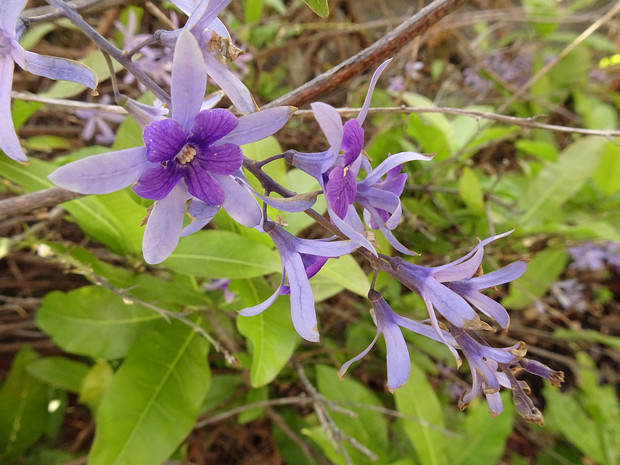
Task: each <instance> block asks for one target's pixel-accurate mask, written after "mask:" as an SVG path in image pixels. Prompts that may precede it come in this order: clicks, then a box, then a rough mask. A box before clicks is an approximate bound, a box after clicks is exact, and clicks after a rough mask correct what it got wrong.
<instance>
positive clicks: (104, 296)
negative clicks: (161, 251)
mask: <svg viewBox="0 0 620 465" xmlns="http://www.w3.org/2000/svg"><path fill="white" fill-rule="evenodd" d="M160 319H161V316H159V315H158V314H157V313H155V312H153V311H152V310H147V309H146V308H144V307H140V306H139V305H135V304H127V303H124V302H123V300H122V299H121V297H119V296H118V295H116V294H114V293H113V292H112V291H110V290H108V289H106V288H103V287H98V286H86V287H82V288H80V289H76V290H75V291H71V292H68V293H66V294H65V293H63V292H51V293H49V294H47V295H46V296H45V298H44V299H43V302H42V303H41V308H40V309H39V311H38V312H37V315H36V323H37V325H38V326H39V327H40V328H41V329H42V330H43V331H45V332H46V333H47V334H49V335H50V336H51V337H52V339H53V341H54V343H56V344H57V345H58V346H59V347H61V348H62V349H63V350H65V351H67V352H70V353H74V354H80V355H87V356H89V357H91V358H94V359H98V358H103V359H107V360H112V359H115V358H121V357H124V356H125V355H126V354H127V351H128V349H129V348H130V347H131V345H132V344H133V343H134V341H135V340H136V338H137V337H138V336H139V334H140V332H142V331H143V330H145V329H146V328H148V327H149V326H150V324H151V323H152V322H154V321H157V320H160Z"/></svg>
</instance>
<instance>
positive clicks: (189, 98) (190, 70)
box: [170, 30, 207, 132]
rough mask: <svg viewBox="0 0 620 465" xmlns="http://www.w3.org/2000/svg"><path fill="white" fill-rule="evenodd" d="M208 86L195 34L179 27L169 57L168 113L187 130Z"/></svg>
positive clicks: (192, 122)
mask: <svg viewBox="0 0 620 465" xmlns="http://www.w3.org/2000/svg"><path fill="white" fill-rule="evenodd" d="M206 88H207V67H206V65H205V63H204V60H203V59H202V52H201V50H200V47H199V45H198V42H197V41H196V39H195V38H194V36H193V35H192V34H191V33H190V32H189V31H186V30H183V31H181V34H180V35H179V39H178V41H177V44H176V47H175V49H174V57H173V59H172V83H171V86H170V89H171V95H170V98H171V102H172V109H171V116H172V118H174V119H175V120H176V121H178V123H179V124H180V125H181V127H182V128H183V129H185V131H186V132H189V131H190V129H191V128H192V126H193V124H194V118H196V115H198V113H199V112H200V106H201V105H202V99H203V97H204V94H205V89H206Z"/></svg>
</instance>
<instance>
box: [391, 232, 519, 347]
mask: <svg viewBox="0 0 620 465" xmlns="http://www.w3.org/2000/svg"><path fill="white" fill-rule="evenodd" d="M511 232H512V231H508V232H506V233H504V234H499V235H497V236H492V237H490V238H488V239H485V240H484V241H482V242H480V243H479V244H478V245H477V246H476V247H475V248H474V249H473V250H472V251H471V252H469V253H468V254H467V255H465V256H463V257H461V258H459V259H458V260H455V261H453V262H451V263H448V264H446V265H441V266H436V267H431V268H427V267H424V266H420V265H414V264H412V263H408V262H405V261H404V260H403V259H401V258H394V259H392V260H391V263H392V267H393V272H392V275H393V276H394V277H396V279H398V280H399V281H400V282H401V283H403V284H404V285H405V286H407V287H408V288H409V289H411V290H412V291H414V292H416V293H417V294H419V295H420V296H421V297H422V299H423V300H424V303H425V304H426V308H427V310H428V313H429V316H430V320H431V323H432V325H433V327H434V328H435V330H436V331H437V333H438V334H440V335H441V334H442V333H441V332H440V328H439V322H438V320H437V316H436V314H435V310H437V311H438V312H439V313H440V314H441V315H442V316H443V317H444V318H445V319H446V320H448V321H449V322H450V324H451V325H452V326H454V327H457V328H465V329H487V328H488V325H487V324H486V323H484V322H482V321H481V320H480V317H479V316H478V314H477V313H476V312H475V311H474V309H473V308H472V307H471V305H473V306H474V307H476V308H477V309H478V310H480V311H481V312H482V313H484V314H485V315H487V316H489V317H491V318H493V319H494V320H495V321H497V323H498V324H499V325H500V326H501V327H502V328H507V327H508V324H509V317H508V313H507V312H506V310H505V309H504V307H502V306H501V305H500V304H499V303H497V302H495V301H494V300H493V299H491V298H490V297H487V296H486V295H484V294H481V293H480V291H481V290H482V289H487V288H489V287H493V286H497V285H500V284H504V283H507V282H510V281H512V280H514V279H517V278H518V277H519V276H521V275H522V274H523V273H524V272H525V268H526V266H527V265H526V263H525V262H522V261H518V262H514V263H511V264H510V265H508V266H505V267H503V268H500V269H499V270H496V271H493V272H491V273H487V274H485V275H482V276H477V277H474V275H475V273H476V272H477V271H478V269H479V267H480V264H481V263H482V257H483V255H484V246H485V245H486V244H488V243H490V242H492V241H494V240H496V239H499V238H500V237H504V236H506V235H507V234H510V233H511ZM444 342H445V343H446V345H449V344H447V342H446V341H445V340H444Z"/></svg>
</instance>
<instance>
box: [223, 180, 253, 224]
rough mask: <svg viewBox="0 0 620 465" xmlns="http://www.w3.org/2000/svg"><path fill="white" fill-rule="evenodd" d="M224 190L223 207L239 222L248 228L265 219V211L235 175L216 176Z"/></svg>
mask: <svg viewBox="0 0 620 465" xmlns="http://www.w3.org/2000/svg"><path fill="white" fill-rule="evenodd" d="M214 177H215V179H216V180H217V182H218V183H219V184H220V187H221V188H222V190H223V191H224V194H225V198H224V203H223V204H222V208H223V209H224V210H226V213H228V214H229V215H230V217H231V218H232V219H233V220H235V221H236V222H237V223H239V224H241V225H243V226H245V227H246V228H253V227H255V226H258V225H259V224H260V222H261V221H262V219H263V212H262V210H261V208H260V206H259V205H258V202H257V201H256V199H255V198H254V196H253V195H252V193H251V192H250V190H249V188H247V187H246V186H244V185H243V184H242V182H241V181H238V180H237V179H236V178H235V177H234V176H226V175H223V176H222V175H216V176H214Z"/></svg>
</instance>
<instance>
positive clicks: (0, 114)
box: [0, 54, 28, 163]
mask: <svg viewBox="0 0 620 465" xmlns="http://www.w3.org/2000/svg"><path fill="white" fill-rule="evenodd" d="M13 67H14V64H13V60H12V59H11V57H9V56H6V55H1V54H0V149H1V150H2V151H3V152H4V153H5V154H6V156H8V157H9V158H12V159H13V160H15V161H18V162H20V163H27V162H28V158H26V154H25V153H24V149H22V146H21V144H20V143H19V138H18V137H17V134H16V133H15V127H14V126H13V119H12V118H11V84H12V80H13Z"/></svg>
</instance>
